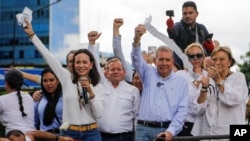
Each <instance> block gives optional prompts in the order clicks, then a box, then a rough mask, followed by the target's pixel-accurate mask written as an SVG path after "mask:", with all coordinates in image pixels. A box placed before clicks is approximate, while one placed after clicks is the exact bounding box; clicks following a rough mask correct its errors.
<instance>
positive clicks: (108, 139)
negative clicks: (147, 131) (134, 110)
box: [101, 132, 134, 141]
mask: <svg viewBox="0 0 250 141" xmlns="http://www.w3.org/2000/svg"><path fill="white" fill-rule="evenodd" d="M101 136H102V141H134V133H133V132H127V133H116V134H111V133H101Z"/></svg>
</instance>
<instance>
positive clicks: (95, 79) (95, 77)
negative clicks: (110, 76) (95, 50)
mask: <svg viewBox="0 0 250 141" xmlns="http://www.w3.org/2000/svg"><path fill="white" fill-rule="evenodd" d="M81 53H84V54H86V55H87V56H89V60H90V62H92V63H93V67H92V69H91V70H90V71H89V77H90V79H91V84H92V85H93V86H95V85H97V84H98V83H99V82H100V74H99V72H98V71H97V68H96V65H95V58H94V56H93V54H92V53H91V52H90V51H89V50H87V49H79V50H77V51H76V52H75V54H74V57H73V80H72V81H73V83H75V84H76V83H77V81H78V77H79V75H78V74H77V72H76V70H75V57H76V56H77V55H78V54H81ZM98 65H99V64H98Z"/></svg>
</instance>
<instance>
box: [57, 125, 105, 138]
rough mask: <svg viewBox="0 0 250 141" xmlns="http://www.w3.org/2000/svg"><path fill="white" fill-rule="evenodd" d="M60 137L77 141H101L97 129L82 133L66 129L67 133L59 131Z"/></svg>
mask: <svg viewBox="0 0 250 141" xmlns="http://www.w3.org/2000/svg"><path fill="white" fill-rule="evenodd" d="M60 135H62V136H68V137H71V138H73V139H74V140H79V141H102V138H101V134H100V131H99V130H98V128H96V129H92V130H88V131H84V132H80V131H75V130H70V129H68V130H67V131H61V132H60Z"/></svg>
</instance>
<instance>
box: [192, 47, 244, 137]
mask: <svg viewBox="0 0 250 141" xmlns="http://www.w3.org/2000/svg"><path fill="white" fill-rule="evenodd" d="M211 59H212V61H213V66H210V67H208V68H207V72H208V76H209V77H210V78H211V79H210V84H209V87H205V88H202V89H201V91H200V95H199V96H198V98H197V100H196V101H194V104H195V107H196V109H197V110H198V111H197V112H199V113H201V114H202V122H201V123H202V124H201V125H200V131H201V134H200V135H224V134H225V135H228V134H230V133H229V131H230V125H233V124H234V125H244V124H245V123H246V121H245V112H246V100H247V98H248V87H247V84H246V78H245V76H244V74H243V73H241V72H232V71H231V70H230V68H231V67H232V66H233V65H234V64H235V59H234V58H233V56H232V52H231V50H230V48H229V47H222V46H218V47H216V48H215V49H214V50H213V51H212V53H211ZM227 140H228V139H227ZM216 141H217V140H216Z"/></svg>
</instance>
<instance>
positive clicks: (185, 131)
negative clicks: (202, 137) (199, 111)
mask: <svg viewBox="0 0 250 141" xmlns="http://www.w3.org/2000/svg"><path fill="white" fill-rule="evenodd" d="M193 125H194V123H193V122H185V123H184V125H183V128H182V130H181V132H180V133H179V134H178V135H177V136H192V134H191V130H192V128H193Z"/></svg>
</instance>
